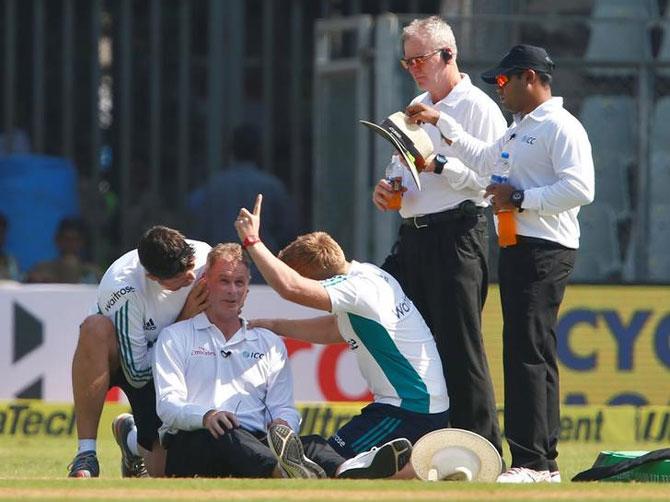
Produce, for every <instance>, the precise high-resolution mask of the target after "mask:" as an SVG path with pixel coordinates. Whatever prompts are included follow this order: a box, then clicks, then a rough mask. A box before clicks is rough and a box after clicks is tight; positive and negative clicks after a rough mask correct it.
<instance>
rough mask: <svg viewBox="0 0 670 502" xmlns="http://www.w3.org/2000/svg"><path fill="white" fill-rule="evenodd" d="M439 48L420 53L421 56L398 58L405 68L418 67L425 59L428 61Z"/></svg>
mask: <svg viewBox="0 0 670 502" xmlns="http://www.w3.org/2000/svg"><path fill="white" fill-rule="evenodd" d="M441 50H442V49H435V50H434V51H430V52H427V53H426V54H422V55H421V56H414V57H413V58H402V59H401V60H400V64H401V65H402V67H403V68H404V69H405V70H409V69H410V67H412V66H416V67H420V66H422V65H423V64H424V63H425V62H426V61H428V60H429V59H430V58H431V56H434V55H435V54H437V53H438V52H440V51H441Z"/></svg>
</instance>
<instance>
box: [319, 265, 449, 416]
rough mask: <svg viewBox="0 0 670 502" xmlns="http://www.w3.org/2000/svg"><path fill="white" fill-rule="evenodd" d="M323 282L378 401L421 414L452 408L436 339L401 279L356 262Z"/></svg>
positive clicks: (344, 336) (346, 338) (364, 376)
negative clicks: (341, 272) (343, 271)
mask: <svg viewBox="0 0 670 502" xmlns="http://www.w3.org/2000/svg"><path fill="white" fill-rule="evenodd" d="M321 284H322V285H323V286H324V287H325V288H326V291H327V292H328V295H329V296H330V301H331V304H332V312H333V314H335V315H336V316H337V324H338V327H339V330H340V333H341V334H342V337H343V338H344V339H345V341H346V342H347V343H348V344H349V347H350V349H351V350H353V351H354V353H355V354H356V358H357V361H358V366H359V368H360V370H361V373H362V375H363V378H365V380H366V381H367V383H368V386H369V388H370V390H371V392H372V394H373V395H374V400H375V402H377V403H384V404H390V405H392V406H398V407H400V408H402V409H405V410H409V411H413V412H416V413H441V412H443V411H446V410H447V409H449V396H448V394H447V386H446V383H445V381H444V374H443V372H442V362H441V360H440V356H439V354H438V352H437V346H436V345H435V339H434V338H433V335H432V334H431V332H430V330H429V329H428V326H427V325H426V322H425V321H424V319H423V317H422V316H421V313H420V312H419V311H418V309H417V308H416V307H415V306H414V304H413V303H412V301H411V300H410V299H409V298H408V297H407V296H406V295H405V293H404V292H403V290H402V288H401V287H400V284H398V281H396V280H395V279H394V278H393V277H392V276H391V275H389V274H387V273H386V272H385V271H383V270H382V269H380V268H379V267H376V266H375V265H371V264H369V263H358V262H355V261H353V262H351V267H350V269H349V272H348V273H347V275H339V276H335V277H331V278H330V279H327V280H324V281H321Z"/></svg>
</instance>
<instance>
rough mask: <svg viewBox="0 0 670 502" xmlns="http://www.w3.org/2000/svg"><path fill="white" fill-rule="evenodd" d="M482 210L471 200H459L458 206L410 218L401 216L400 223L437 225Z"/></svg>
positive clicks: (414, 225)
mask: <svg viewBox="0 0 670 502" xmlns="http://www.w3.org/2000/svg"><path fill="white" fill-rule="evenodd" d="M483 212H484V208H483V207H480V206H477V205H476V204H475V203H474V202H472V201H471V200H466V201H463V202H461V203H460V204H459V205H458V207H455V208H453V209H447V210H446V211H442V212H441V213H432V214H425V215H423V216H412V217H411V218H403V219H402V224H403V225H404V226H407V227H412V228H417V229H421V228H428V227H431V226H435V225H439V224H441V223H448V222H450V221H457V220H462V219H463V218H469V217H472V216H477V215H479V214H482V213H483Z"/></svg>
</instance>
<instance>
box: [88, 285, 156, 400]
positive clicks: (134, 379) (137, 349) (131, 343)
mask: <svg viewBox="0 0 670 502" xmlns="http://www.w3.org/2000/svg"><path fill="white" fill-rule="evenodd" d="M98 308H99V309H100V311H101V312H102V313H103V314H104V315H106V316H107V317H109V318H110V319H111V320H112V322H113V323H114V330H115V331H116V339H117V342H118V344H119V363H120V364H121V369H122V370H123V374H124V375H125V377H126V380H128V383H129V384H130V385H132V386H133V387H135V388H140V387H144V386H145V385H146V384H147V382H149V381H150V380H151V378H152V374H151V355H150V354H149V350H148V348H147V339H146V337H145V336H144V301H143V300H142V298H141V297H140V296H139V295H138V294H137V292H136V291H135V289H134V288H133V287H132V286H123V287H121V288H119V289H117V290H115V291H113V292H111V293H105V294H103V295H100V297H99V301H98Z"/></svg>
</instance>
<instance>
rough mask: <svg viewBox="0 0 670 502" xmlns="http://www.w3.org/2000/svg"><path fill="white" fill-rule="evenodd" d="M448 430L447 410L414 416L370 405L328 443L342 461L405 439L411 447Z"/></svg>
mask: <svg viewBox="0 0 670 502" xmlns="http://www.w3.org/2000/svg"><path fill="white" fill-rule="evenodd" d="M445 427H449V411H445V412H442V413H415V412H413V411H408V410H403V409H402V408H399V407H397V406H391V405H390V404H382V403H371V404H369V405H367V406H366V407H365V408H363V409H362V410H361V414H360V415H356V416H355V417H353V418H352V419H351V420H350V421H349V422H347V423H346V424H344V425H343V426H342V427H340V429H339V430H338V431H337V432H336V433H335V434H334V435H333V436H332V437H331V438H330V439H329V440H328V442H329V443H330V446H332V447H333V449H334V450H335V451H336V452H337V453H339V454H340V455H342V456H343V457H344V458H352V457H355V456H356V455H358V454H359V453H361V452H363V451H367V450H369V449H370V448H372V447H373V446H381V445H383V444H384V443H388V442H389V441H391V440H392V439H398V438H406V439H409V440H410V441H411V443H412V444H414V443H416V442H417V441H418V440H419V438H421V437H422V436H425V435H426V434H428V433H429V432H431V431H434V430H437V429H443V428H445Z"/></svg>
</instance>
